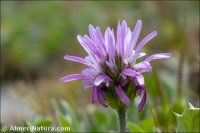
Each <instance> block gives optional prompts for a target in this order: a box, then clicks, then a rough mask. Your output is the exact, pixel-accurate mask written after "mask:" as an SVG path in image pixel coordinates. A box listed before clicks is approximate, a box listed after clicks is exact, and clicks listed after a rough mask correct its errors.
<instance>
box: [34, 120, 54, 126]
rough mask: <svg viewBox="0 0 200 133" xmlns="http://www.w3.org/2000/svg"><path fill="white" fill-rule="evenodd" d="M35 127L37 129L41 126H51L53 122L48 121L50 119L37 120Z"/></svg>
mask: <svg viewBox="0 0 200 133" xmlns="http://www.w3.org/2000/svg"><path fill="white" fill-rule="evenodd" d="M34 125H35V126H37V127H40V126H46V127H47V126H51V125H52V122H51V120H48V119H42V120H37V121H35V123H34Z"/></svg>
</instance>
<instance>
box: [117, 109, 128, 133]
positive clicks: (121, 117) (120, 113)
mask: <svg viewBox="0 0 200 133" xmlns="http://www.w3.org/2000/svg"><path fill="white" fill-rule="evenodd" d="M117 112H118V116H119V125H120V133H125V132H126V131H127V130H126V109H125V108H124V107H123V108H120V109H118V110H117Z"/></svg>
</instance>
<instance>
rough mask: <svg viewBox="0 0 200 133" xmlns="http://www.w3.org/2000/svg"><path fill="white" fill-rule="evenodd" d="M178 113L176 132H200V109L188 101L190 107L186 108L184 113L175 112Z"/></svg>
mask: <svg viewBox="0 0 200 133" xmlns="http://www.w3.org/2000/svg"><path fill="white" fill-rule="evenodd" d="M174 114H175V115H176V118H177V121H178V126H177V129H176V132H177V133H178V132H200V128H199V124H200V123H199V121H200V109H199V108H195V107H193V105H192V104H191V103H188V107H187V108H186V109H185V110H184V112H183V113H182V115H180V114H177V113H174Z"/></svg>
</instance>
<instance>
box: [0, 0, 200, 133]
mask: <svg viewBox="0 0 200 133" xmlns="http://www.w3.org/2000/svg"><path fill="white" fill-rule="evenodd" d="M138 19H141V20H142V22H143V27H142V32H141V35H140V38H139V40H141V39H142V38H144V37H145V36H146V35H147V34H148V33H150V32H151V31H153V30H156V31H157V32H158V35H157V36H156V38H155V39H153V40H152V41H150V42H149V43H148V44H147V45H146V46H145V48H144V49H143V51H146V52H147V53H148V54H149V55H151V54H154V53H158V52H171V53H172V54H173V56H172V58H171V59H166V60H163V61H155V62H152V65H153V72H152V73H150V74H145V75H144V76H145V82H146V87H147V92H148V99H147V104H146V105H145V108H144V110H143V111H142V113H138V112H137V109H136V108H137V104H138V103H137V100H136V102H135V103H134V105H133V106H132V107H131V109H129V111H128V121H129V122H130V123H129V124H128V127H129V130H131V128H133V126H137V128H138V129H141V130H142V131H155V130H160V131H171V132H173V131H175V130H176V125H177V124H176V118H175V116H174V114H173V113H172V112H177V113H180V114H181V113H182V112H183V110H184V108H185V107H186V104H187V102H191V103H192V104H193V105H194V106H196V107H199V96H200V87H199V61H200V60H199V1H171V2H170V1H166V2H161V1H144V2H139V1H134V2H132V1H124V2H122V1H101V2H94V1H74V2H73V1H1V72H0V78H1V122H2V123H3V124H5V125H12V124H18V123H20V122H21V121H26V120H32V119H33V121H34V119H35V118H37V117H42V118H48V119H51V120H52V121H53V123H56V119H55V112H56V111H55V110H61V111H60V112H62V114H63V115H64V116H65V118H66V119H67V120H68V121H69V122H70V124H71V126H72V129H73V130H74V131H117V130H118V127H117V123H118V120H117V116H116V112H115V111H113V110H112V109H111V108H103V107H101V106H100V105H98V104H97V105H92V104H91V103H90V91H91V89H88V90H86V91H85V90H83V89H82V87H81V85H80V81H75V82H71V83H66V84H63V83H59V82H58V79H59V78H60V77H63V76H65V75H68V74H72V73H79V72H81V70H82V69H83V68H84V66H82V65H79V64H76V63H73V62H69V61H65V60H64V59H63V56H64V55H66V54H68V55H76V56H80V57H85V56H86V53H85V51H84V50H83V48H82V47H81V45H80V44H79V43H78V41H77V39H76V36H77V35H78V34H81V35H84V34H88V29H87V28H88V25H89V24H92V25H93V26H99V27H100V28H101V31H102V32H103V33H104V31H105V29H106V27H108V26H110V27H113V28H114V29H116V26H117V23H118V21H119V20H126V22H127V23H128V26H129V27H130V28H131V30H133V29H134V26H135V24H136V21H137V20H138ZM61 99H62V100H61ZM60 100H61V101H62V102H61V101H60ZM60 102H61V105H62V103H64V104H65V105H66V106H67V107H66V106H65V107H64V108H65V109H64V110H65V111H62V107H60V108H61V109H60V108H59V107H58V105H59V103H60ZM57 104H58V105H57ZM61 105H60V106H61ZM156 121H158V124H155V123H156ZM133 123H135V125H132V124H133Z"/></svg>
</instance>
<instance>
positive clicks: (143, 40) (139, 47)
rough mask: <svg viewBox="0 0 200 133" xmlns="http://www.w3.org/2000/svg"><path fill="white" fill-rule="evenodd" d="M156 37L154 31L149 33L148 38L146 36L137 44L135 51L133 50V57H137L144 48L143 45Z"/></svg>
mask: <svg viewBox="0 0 200 133" xmlns="http://www.w3.org/2000/svg"><path fill="white" fill-rule="evenodd" d="M156 35H157V32H156V31H153V32H152V33H150V34H149V35H148V36H146V37H145V38H144V39H142V41H141V42H140V43H139V44H138V46H137V48H136V50H135V55H137V54H138V53H139V52H140V50H141V49H142V48H143V47H144V45H145V44H147V43H148V42H149V41H150V40H151V39H153V38H154V37H155V36H156Z"/></svg>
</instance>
